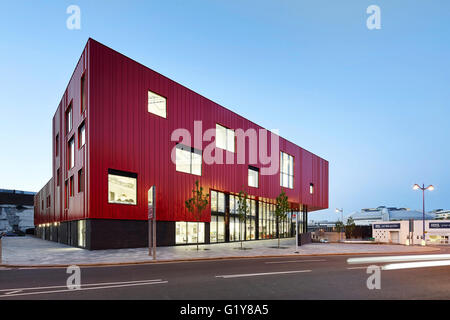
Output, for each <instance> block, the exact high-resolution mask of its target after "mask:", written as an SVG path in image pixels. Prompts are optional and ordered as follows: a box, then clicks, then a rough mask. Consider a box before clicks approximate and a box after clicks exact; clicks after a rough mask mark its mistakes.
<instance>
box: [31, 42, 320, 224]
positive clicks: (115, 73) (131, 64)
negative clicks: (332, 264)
mask: <svg viewBox="0 0 450 320" xmlns="http://www.w3.org/2000/svg"><path fill="white" fill-rule="evenodd" d="M83 74H85V77H86V79H87V83H88V99H87V101H88V102H87V108H86V109H87V110H86V111H85V112H84V113H83V114H82V113H81V111H80V95H81V94H80V79H81V76H82V75H83ZM148 90H151V91H153V92H155V93H157V94H159V95H161V96H164V97H166V98H167V118H166V119H164V118H161V117H159V116H156V115H154V114H152V113H149V112H148V111H147V94H148ZM70 105H71V106H72V108H73V126H72V127H73V129H72V131H71V132H70V133H69V134H66V133H65V132H64V131H65V130H64V119H65V111H66V109H67V108H68V107H69V106H70ZM268 116H269V115H268ZM196 120H198V121H202V130H203V132H204V131H205V130H206V129H209V128H215V126H216V123H219V124H221V125H223V126H225V127H228V128H231V129H238V128H241V129H243V130H247V129H249V128H254V129H262V128H261V127H260V126H258V125H255V124H254V123H252V122H251V121H249V120H247V119H245V118H243V117H241V116H239V115H237V114H235V113H234V112H231V111H230V110H227V109H226V108H224V107H222V106H220V105H218V104H216V103H214V102H213V101H211V100H209V99H206V98H205V97H203V96H201V95H199V94H197V93H195V92H193V91H192V90H190V89H188V88H186V87H184V86H182V85H180V84H178V83H176V82H174V81H172V80H170V79H168V78H166V77H164V76H162V75H160V74H159V73H157V72H155V71H153V70H150V69H149V68H147V67H145V66H143V65H141V64H139V63H137V62H135V61H133V60H131V59H129V58H127V57H126V56H124V55H122V54H120V53H118V52H116V51H114V50H112V49H110V48H108V47H106V46H104V45H102V44H101V43H99V42H97V41H95V40H92V39H89V40H88V43H87V45H86V47H85V49H84V51H83V54H82V55H81V58H80V60H79V62H78V64H77V66H76V68H75V71H74V73H73V75H72V78H71V79H70V82H69V85H68V87H67V89H66V91H65V93H64V96H63V98H62V100H61V103H60V105H59V107H58V109H57V111H56V114H55V116H54V118H53V144H54V148H53V177H54V178H53V182H51V183H52V186H50V188H49V190H47V188H44V189H43V190H41V191H40V192H39V194H38V196H37V197H36V198H37V199H39V198H40V197H45V196H46V195H47V192H50V193H51V194H52V195H54V198H55V199H54V200H53V201H52V208H51V210H50V212H49V213H47V212H46V213H43V214H41V213H40V212H39V210H38V212H37V213H38V214H37V215H36V218H35V219H36V224H40V223H49V222H56V221H67V220H78V219H83V218H103V219H104V218H106V219H136V220H146V219H147V191H148V189H149V188H150V186H152V185H155V186H156V188H157V194H156V196H157V215H158V220H166V221H189V220H192V221H194V219H193V218H192V217H190V216H189V213H188V212H187V211H186V209H185V206H184V202H185V200H186V199H188V198H189V197H190V195H191V190H192V188H193V184H194V182H195V180H197V179H198V180H199V181H200V184H201V185H202V186H203V188H205V189H206V190H210V189H215V190H219V191H224V192H230V193H237V192H239V191H240V190H241V189H242V188H244V189H245V190H246V191H247V192H248V193H249V194H250V195H252V196H255V197H257V198H265V199H272V200H274V199H275V198H276V197H277V195H278V194H279V193H280V192H281V187H280V176H279V171H278V173H277V174H274V175H270V176H267V175H260V177H259V178H260V180H259V188H252V187H247V169H248V164H222V165H219V164H213V165H206V164H205V163H203V165H202V176H201V177H199V176H196V175H191V174H186V173H181V172H177V171H176V170H175V164H174V163H172V161H171V158H170V157H171V152H172V149H173V147H174V146H175V145H176V142H175V141H171V134H172V132H173V131H174V130H175V129H178V128H186V129H187V130H189V131H190V132H192V133H193V132H194V121H196ZM83 121H84V123H85V125H86V145H85V146H84V147H83V148H81V149H78V148H77V146H78V135H77V128H78V127H79V125H80V124H81V123H82V122H83ZM57 134H59V144H60V145H59V155H58V156H56V154H55V150H56V146H55V141H57V140H56V135H57ZM73 135H75V141H76V142H75V146H76V147H75V150H76V151H75V166H74V168H72V169H70V170H67V161H68V160H67V149H68V141H69V140H70V139H71V138H72V136H73ZM269 139H270V137H268V141H269ZM209 143H210V142H203V143H202V149H204V148H205V147H206V146H207V145H208V144H209ZM191 146H194V145H193V142H192V144H191ZM246 149H247V150H246V154H247V153H248V146H246ZM280 150H281V151H283V152H286V153H288V154H290V155H292V156H293V157H294V188H293V189H285V191H286V194H287V195H288V197H289V201H290V202H291V203H292V205H293V206H298V205H299V204H303V205H307V206H308V211H313V210H319V209H325V208H328V162H327V161H326V160H324V159H322V158H320V157H318V156H316V155H314V154H312V153H310V152H308V151H306V150H304V149H302V148H300V147H298V146H296V145H295V144H293V143H291V142H289V141H287V140H285V139H283V138H280ZM215 152H223V153H224V159H225V156H226V155H225V153H228V151H224V150H222V149H215ZM269 152H270V146H269ZM231 155H232V156H233V157H234V161H235V163H236V161H237V156H236V153H231ZM277 156H278V157H279V155H277ZM247 159H248V157H247ZM257 166H258V165H257ZM260 167H261V166H260ZM82 168H83V170H85V175H84V177H85V179H86V183H85V189H84V192H81V193H78V192H77V186H78V183H79V182H78V177H77V172H78V170H80V169H82ZM58 169H59V171H60V172H61V179H60V183H59V186H58V185H57V180H58V179H57V172H58ZM108 169H116V170H123V171H129V172H134V173H136V174H137V175H138V179H137V184H138V188H137V189H138V201H137V202H138V203H137V205H136V206H133V205H122V204H110V203H108ZM72 176H73V177H74V180H75V187H74V189H75V192H74V195H73V196H72V197H69V203H68V209H64V185H65V182H66V181H69V180H70V177H72ZM68 183H69V184H70V181H69V182H68ZM310 183H313V184H314V193H313V194H310V192H309V187H310ZM209 220H210V216H209V215H205V218H204V219H203V221H209Z"/></svg>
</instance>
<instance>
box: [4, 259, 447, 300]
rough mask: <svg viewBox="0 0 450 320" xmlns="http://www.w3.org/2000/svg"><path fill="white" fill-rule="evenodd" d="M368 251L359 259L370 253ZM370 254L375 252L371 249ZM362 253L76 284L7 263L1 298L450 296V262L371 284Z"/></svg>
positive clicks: (184, 267)
mask: <svg viewBox="0 0 450 320" xmlns="http://www.w3.org/2000/svg"><path fill="white" fill-rule="evenodd" d="M366 256H367V255H361V256H359V257H366ZM370 256H371V257H373V256H375V255H370ZM355 257H357V256H354V255H351V256H314V257H294V258H293V257H283V258H255V259H249V258H246V259H232V260H214V261H199V262H180V263H158V264H143V265H127V266H109V267H82V268H81V272H80V279H81V288H80V289H78V290H69V289H68V288H67V286H66V281H67V279H68V277H69V276H70V274H68V273H66V271H67V270H66V268H47V269H41V268H39V269H26V268H22V269H5V268H0V301H1V300H13V299H46V300H47V299H62V300H72V299H75V300H76V299H183V300H184V299H186V300H197V299H201V300H204V299H214V300H229V299H232V300H240V299H252V300H253V299H258V300H259V299H270V300H279V299H283V300H284V299H446V300H448V299H450V266H440V267H426V268H414V269H402V270H383V271H381V277H380V285H381V289H373V290H369V289H368V288H367V285H366V282H367V279H368V277H369V276H370V275H371V274H368V273H367V266H369V265H373V264H375V265H378V266H382V265H386V264H387V263H379V264H376V263H366V264H357V265H353V264H348V263H347V259H348V258H355Z"/></svg>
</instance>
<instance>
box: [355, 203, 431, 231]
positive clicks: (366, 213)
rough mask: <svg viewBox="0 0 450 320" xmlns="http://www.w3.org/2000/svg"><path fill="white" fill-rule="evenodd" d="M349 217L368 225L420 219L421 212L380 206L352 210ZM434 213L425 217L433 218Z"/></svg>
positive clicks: (421, 216)
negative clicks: (356, 210) (357, 210)
mask: <svg viewBox="0 0 450 320" xmlns="http://www.w3.org/2000/svg"><path fill="white" fill-rule="evenodd" d="M349 217H351V218H353V220H354V221H355V224H356V225H367V226H370V225H372V224H373V223H375V222H380V221H400V220H410V219H413V220H421V219H422V218H423V214H422V212H421V211H416V210H411V209H409V208H395V207H385V206H380V207H377V208H367V209H361V211H359V212H353V213H352V214H350V215H349V216H348V217H347V219H348V218H349ZM434 218H435V214H433V213H426V214H425V219H429V220H431V219H434Z"/></svg>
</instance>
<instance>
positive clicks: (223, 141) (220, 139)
mask: <svg viewBox="0 0 450 320" xmlns="http://www.w3.org/2000/svg"><path fill="white" fill-rule="evenodd" d="M216 147H217V148H220V149H226V148H227V129H226V128H225V127H222V126H221V125H220V124H216Z"/></svg>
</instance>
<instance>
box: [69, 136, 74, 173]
mask: <svg viewBox="0 0 450 320" xmlns="http://www.w3.org/2000/svg"><path fill="white" fill-rule="evenodd" d="M69 152H70V158H69V161H70V162H69V169H71V168H73V166H74V165H75V143H74V139H73V138H72V139H70V141H69Z"/></svg>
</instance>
